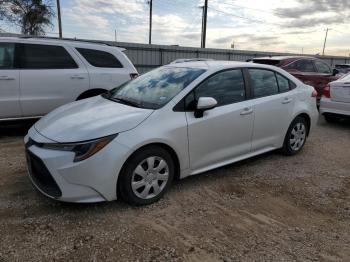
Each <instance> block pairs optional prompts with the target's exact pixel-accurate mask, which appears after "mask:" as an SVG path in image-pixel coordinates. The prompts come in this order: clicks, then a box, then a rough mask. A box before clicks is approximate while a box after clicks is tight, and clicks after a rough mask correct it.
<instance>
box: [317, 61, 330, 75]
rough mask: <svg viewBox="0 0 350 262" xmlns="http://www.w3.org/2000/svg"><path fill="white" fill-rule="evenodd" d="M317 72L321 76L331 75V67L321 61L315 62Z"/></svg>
mask: <svg viewBox="0 0 350 262" xmlns="http://www.w3.org/2000/svg"><path fill="white" fill-rule="evenodd" d="M315 65H316V68H317V71H318V72H319V73H321V74H331V69H330V68H329V66H328V65H327V64H325V63H323V62H321V61H315Z"/></svg>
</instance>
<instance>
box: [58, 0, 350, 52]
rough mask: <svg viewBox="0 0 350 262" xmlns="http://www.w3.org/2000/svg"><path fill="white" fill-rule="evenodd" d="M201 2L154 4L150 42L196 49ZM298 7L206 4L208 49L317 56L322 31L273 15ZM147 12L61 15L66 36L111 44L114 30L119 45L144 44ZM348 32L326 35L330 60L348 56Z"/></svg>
mask: <svg viewBox="0 0 350 262" xmlns="http://www.w3.org/2000/svg"><path fill="white" fill-rule="evenodd" d="M312 1H315V0H312ZM322 1H326V0H322ZM335 1H344V0H335ZM202 2H203V1H201V0H192V1H188V2H186V1H185V0H177V1H171V0H158V1H154V4H153V5H154V13H153V33H152V39H153V41H152V42H153V43H155V44H179V45H182V46H199V44H200V31H201V10H200V8H198V6H200V5H202V4H203V3H202ZM300 5H301V0H265V1H261V0H235V1H230V0H210V1H209V10H208V29H207V30H208V31H207V47H213V48H229V47H230V45H231V42H232V41H234V42H235V45H236V48H237V49H250V50H254V49H256V50H264V51H268V50H270V51H283V52H285V51H289V52H300V50H301V49H302V48H304V50H305V51H306V52H309V53H318V52H320V46H322V41H323V39H324V31H323V30H324V27H325V26H326V25H320V23H316V24H312V23H311V22H310V21H311V20H309V22H310V25H311V28H310V27H305V26H304V27H305V28H304V29H303V28H300V26H297V27H296V28H287V27H285V26H283V24H286V23H287V24H289V25H292V20H291V19H292V18H288V17H283V16H279V15H277V14H276V10H281V8H287V7H288V8H291V9H295V8H297V7H300ZM148 8H149V7H148V5H147V1H146V0H95V1H93V0H73V1H71V2H69V3H68V6H65V8H64V9H63V23H64V30H65V31H64V34H65V35H66V36H77V37H84V38H92V39H107V40H113V39H114V30H115V29H117V31H118V40H119V41H124V42H141V43H146V42H148V18H149V17H148V12H149V10H148ZM215 9H216V10H215ZM217 10H218V11H219V12H218V11H217ZM284 12H287V11H286V10H284ZM332 12H333V11H332V10H330V11H329V12H327V13H325V12H324V13H321V14H320V13H317V12H312V10H310V13H309V14H308V15H306V16H303V17H304V18H305V19H315V20H314V21H317V20H318V21H319V20H320V19H322V17H323V16H324V15H325V14H327V15H332V14H333V13H332ZM259 21H260V22H259ZM296 25H297V24H296ZM347 26H348V25H345V26H342V25H337V27H336V29H337V30H338V32H339V31H341V32H344V33H343V36H344V37H342V38H341V37H340V36H339V33H338V34H337V35H335V34H333V32H332V31H331V32H330V36H329V45H327V52H328V53H329V54H343V55H347V54H348V51H344V50H346V47H347V46H349V38H350V35H349V33H347V32H348V31H347ZM303 31H304V32H306V33H303ZM349 51H350V50H349ZM341 52H343V53H341Z"/></svg>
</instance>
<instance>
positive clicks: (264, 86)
mask: <svg viewBox="0 0 350 262" xmlns="http://www.w3.org/2000/svg"><path fill="white" fill-rule="evenodd" d="M248 71H249V74H250V78H251V84H252V88H253V92H254V97H256V98H258V97H264V96H271V95H275V94H278V84H277V81H276V76H275V73H274V72H273V71H270V70H264V69H248Z"/></svg>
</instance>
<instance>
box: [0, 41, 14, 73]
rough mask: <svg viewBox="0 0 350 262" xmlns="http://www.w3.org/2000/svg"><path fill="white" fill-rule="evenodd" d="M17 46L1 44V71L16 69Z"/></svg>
mask: <svg viewBox="0 0 350 262" xmlns="http://www.w3.org/2000/svg"><path fill="white" fill-rule="evenodd" d="M14 57H15V44H13V43H0V69H12V68H14Z"/></svg>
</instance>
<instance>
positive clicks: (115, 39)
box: [114, 29, 117, 42]
mask: <svg viewBox="0 0 350 262" xmlns="http://www.w3.org/2000/svg"><path fill="white" fill-rule="evenodd" d="M114 41H115V42H117V29H114Z"/></svg>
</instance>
